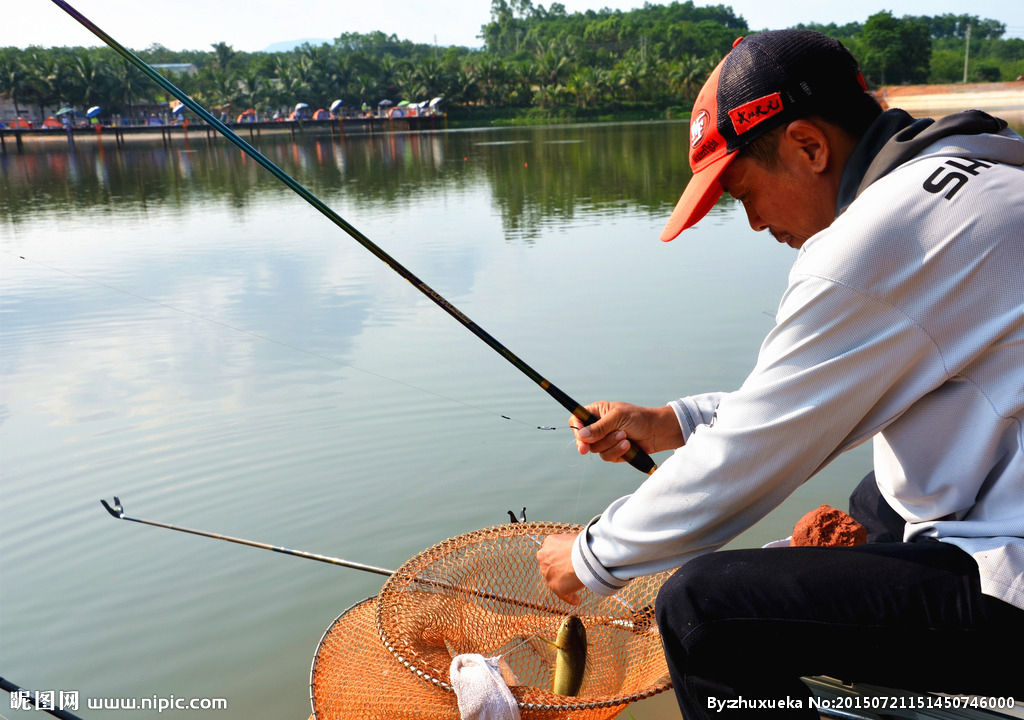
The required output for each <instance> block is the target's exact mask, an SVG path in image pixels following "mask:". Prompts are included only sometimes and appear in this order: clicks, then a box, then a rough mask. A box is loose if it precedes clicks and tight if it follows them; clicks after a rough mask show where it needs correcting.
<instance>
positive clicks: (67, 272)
mask: <svg viewBox="0 0 1024 720" xmlns="http://www.w3.org/2000/svg"><path fill="white" fill-rule="evenodd" d="M18 259H20V260H24V261H25V262H28V263H32V264H33V265H38V266H39V267H43V268H46V269H47V270H50V271H52V272H55V273H59V274H61V275H66V276H67V277H72V278H75V279H76V280H81V281H82V282H85V283H89V284H90V285H95V286H97V287H101V288H103V289H105V290H110V291H112V292H116V293H120V294H121V295H127V296H128V297H130V298H133V299H135V300H139V301H141V302H145V303H149V304H151V305H155V306H157V307H160V308H163V309H165V310H170V311H172V312H176V313H179V314H180V315H184V316H186V317H189V318H192V319H193V320H200V321H202V322H205V323H208V324H210V325H214V326H216V327H220V328H225V329H227V330H233V331H235V332H237V333H240V334H242V335H248V336H249V337H251V338H254V339H256V340H262V341H263V342H267V343H271V344H273V345H277V346H279V347H283V348H287V349H289V350H292V351H294V352H298V353H302V354H303V355H308V356H310V357H314V358H317V359H319V360H325V361H327V362H330V363H333V364H335V365H337V366H339V367H343V368H347V369H350V370H355V371H357V372H361V373H363V374H364V375H370V376H371V377H375V378H378V379H380V380H386V381H388V382H392V383H395V384H396V385H401V386H402V387H405V388H409V389H410V390H415V391H417V392H421V393H424V394H426V395H431V396H433V397H435V398H438V399H440V400H445V401H447V402H450V403H454V404H456V405H461V406H462V407H464V408H468V409H470V410H474V411H476V412H479V413H481V414H485V415H490V416H492V417H493V416H495V415H497V416H498V417H500V418H501V419H503V420H508V421H509V422H513V423H516V424H518V425H523V426H524V427H532V428H535V429H537V430H560V429H563V428H559V427H555V426H552V425H535V424H533V423H528V422H526V421H525V420H519V419H517V418H513V417H511V416H509V415H505V414H504V413H496V412H495V411H494V410H490V409H488V408H484V407H481V406H479V405H474V404H472V403H468V402H466V401H464V400H459V399H458V398H454V397H450V396H448V395H444V394H442V393H439V392H435V391H433V390H428V389H427V388H424V387H420V386H418V385H413V384H412V383H408V382H405V381H404V380H398V379H397V378H393V377H389V376H387V375H382V374H381V373H378V372H374V371H373V370H366V369H364V368H361V367H358V366H356V365H351V364H349V363H344V362H342V361H340V360H338V359H337V358H334V357H331V356H330V355H324V354H323V353H318V352H316V351H314V350H307V349H305V348H302V347H299V346H298V345H293V344H291V343H288V342H285V341H283V340H277V339H275V338H272V337H269V336H267V335H262V334H260V333H258V332H255V331H253V330H246V329H245V328H241V327H238V326H236V325H232V324H230V323H226V322H224V321H223V320H216V319H214V318H211V317H207V316H205V315H200V314H199V313H196V312H192V311H191V310H185V309H184V308H180V307H176V306H174V305H171V304H169V303H166V302H164V301H162V300H156V299H154V298H151V297H147V296H145V295H140V294H139V293H137V292H133V291H131V290H125V289H124V288H120V287H117V286H116V285H111V284H109V283H106V282H103V281H102V280H96V279H95V278H90V277H86V276H85V275H80V274H79V273H75V272H72V271H70V270H65V269H63V268H59V267H56V266H54V265H50V264H48V263H45V262H42V261H40V260H34V259H29V258H28V257H26V256H25V255H18ZM569 427H570V426H568V425H567V426H566V428H569Z"/></svg>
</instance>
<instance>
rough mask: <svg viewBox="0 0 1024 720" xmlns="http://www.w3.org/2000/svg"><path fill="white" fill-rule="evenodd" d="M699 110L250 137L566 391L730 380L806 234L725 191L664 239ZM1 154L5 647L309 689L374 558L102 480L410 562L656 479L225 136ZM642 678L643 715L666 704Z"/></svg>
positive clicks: (44, 656) (265, 713) (11, 655)
mask: <svg viewBox="0 0 1024 720" xmlns="http://www.w3.org/2000/svg"><path fill="white" fill-rule="evenodd" d="M687 137H688V133H687V126H686V125H685V124H678V123H645V124H630V125H601V126H559V127H550V128H531V129H504V130H490V131H461V132H455V131H453V132H437V133H425V134H419V135H377V136H372V137H371V136H364V137H349V138H346V139H344V140H342V141H338V140H335V141H332V140H331V139H330V138H320V139H317V138H312V137H310V138H300V140H299V141H297V142H294V143H293V142H291V140H290V139H288V138H281V139H274V138H270V137H264V138H263V139H262V140H261V141H260V142H259V143H258V144H259V147H260V148H261V150H263V151H264V152H265V153H266V154H267V155H268V156H270V157H271V158H272V159H273V160H274V162H275V163H277V164H279V165H280V166H281V167H282V168H283V169H284V170H285V171H286V172H288V173H289V174H291V175H292V176H293V177H295V178H296V179H297V180H298V181H299V182H301V183H302V184H304V185H306V186H307V187H309V188H310V189H311V190H312V191H313V192H314V193H315V194H316V195H317V196H319V197H320V198H321V199H323V200H324V201H325V202H327V203H328V204H329V205H330V206H331V207H332V208H334V209H335V210H336V211H337V212H338V213H339V214H340V215H341V216H342V217H344V218H346V219H347V220H348V221H349V222H351V223H352V224H353V225H355V226H356V227H357V228H359V229H360V230H361V231H362V232H363V233H364V234H366V235H367V236H368V237H369V238H371V239H372V240H373V241H374V242H375V243H377V244H378V245H380V246H381V247H383V248H384V249H385V250H386V251H387V252H389V253H390V254H392V255H393V256H394V257H396V258H397V259H398V260H399V261H400V262H402V263H403V264H405V265H406V266H407V267H408V268H409V269H410V270H412V271H413V272H414V273H416V274H417V275H418V276H419V277H420V278H422V279H423V280H424V281H426V282H427V283H428V284H430V285H431V286H432V287H433V288H434V289H435V290H436V291H437V292H438V293H440V294H441V295H443V296H444V297H445V298H447V299H448V300H449V301H451V302H452V303H453V304H454V305H455V306H456V307H457V308H459V309H460V310H461V311H462V312H464V313H465V314H466V315H468V316H469V317H470V318H472V319H473V320H474V321H476V322H477V323H478V324H479V325H480V326H482V327H483V328H484V329H485V330H487V331H488V332H490V333H491V334H492V335H494V336H495V337H497V338H498V339H499V340H501V341H502V342H503V343H504V344H505V345H506V346H508V347H509V348H510V349H511V350H512V351H513V352H515V353H516V354H518V355H519V356H520V357H521V358H523V359H524V360H525V361H526V362H527V363H529V364H530V365H532V366H533V367H534V368H536V369H537V370H538V371H539V372H540V373H541V374H542V375H544V376H545V377H547V378H548V379H550V380H551V381H552V382H554V383H555V384H556V385H558V386H559V387H561V388H562V389H563V390H565V391H566V392H567V393H569V394H570V395H571V396H573V397H574V398H576V399H577V400H579V401H581V402H589V401H593V400H598V399H623V400H628V401H631V402H636V403H641V404H652V405H653V404H662V403H664V402H666V401H668V400H671V399H673V398H674V397H678V396H681V395H685V394H691V393H696V392H702V391H707V390H729V389H733V388H735V387H736V386H737V385H738V384H739V383H740V382H741V381H742V379H743V378H744V377H745V375H746V373H747V372H748V370H749V369H750V368H751V366H752V364H753V362H754V359H755V356H756V353H757V349H758V346H759V344H760V341H761V339H762V337H763V336H764V334H765V333H766V332H767V331H768V330H769V329H770V327H771V324H772V316H773V315H774V311H775V308H776V305H777V302H778V299H779V296H780V294H781V291H782V289H783V288H784V286H785V280H786V273H787V269H788V267H789V265H790V264H791V263H792V261H793V259H794V254H793V252H792V251H791V250H789V249H788V248H785V247H782V246H780V245H778V244H777V243H775V242H774V241H773V240H772V239H771V238H770V237H768V236H767V235H764V234H755V233H752V232H751V231H750V230H749V227H748V226H747V224H746V220H745V216H744V214H743V211H742V208H740V207H739V206H738V205H736V204H735V203H734V202H733V201H731V200H723V201H722V202H721V203H720V204H719V205H718V206H717V207H716V208H715V209H714V210H713V212H712V213H711V215H710V216H709V217H708V218H707V219H706V220H705V221H703V222H702V223H701V224H700V225H699V226H698V227H697V228H696V229H695V230H693V231H690V232H688V233H687V234H686V235H685V236H683V237H681V238H680V239H678V240H676V241H675V242H672V243H667V244H666V243H661V242H659V240H658V233H659V231H660V229H661V227H662V225H663V224H664V221H665V220H666V219H667V217H668V215H669V213H670V212H671V209H672V206H673V205H674V203H675V200H676V198H677V197H678V194H679V192H680V190H681V188H682V187H683V185H684V184H685V182H686V179H687V175H688V170H687V168H686V161H685V157H686V152H685V151H686V140H687ZM0 184H2V192H0V243H2V253H0V263H2V265H0V273H2V303H3V304H2V307H0V322H2V347H0V372H2V379H0V382H2V386H0V389H2V399H0V452H2V484H3V490H2V493H0V510H2V525H0V528H2V530H0V557H2V559H3V562H2V569H0V675H3V676H4V677H7V678H8V679H10V680H12V681H14V682H17V683H19V684H21V685H22V686H24V687H26V688H29V689H33V690H48V689H50V690H56V691H58V692H59V691H61V690H65V691H71V690H77V691H79V693H80V697H81V707H80V709H79V711H80V714H81V715H83V716H84V717H88V718H115V717H119V718H123V717H125V716H126V713H125V712H123V711H120V712H118V711H106V712H103V711H89V710H87V709H86V707H85V702H86V698H139V699H141V698H153V697H159V698H167V697H170V696H173V697H175V698H190V699H191V698H225V699H226V700H227V701H228V708H227V709H226V710H222V711H218V712H213V713H212V715H213V716H214V717H218V718H225V720H226V719H228V718H232V719H234V718H239V719H241V718H268V719H269V718H275V719H278V718H291V719H300V718H306V717H307V716H308V715H309V712H310V709H309V701H308V680H309V666H310V662H311V660H312V657H313V652H314V650H315V648H316V644H317V642H318V641H319V639H320V636H321V634H322V633H323V631H324V629H325V628H326V627H327V626H328V625H329V624H330V623H331V622H332V620H333V619H334V618H335V616H336V615H337V614H338V613H339V612H340V611H341V610H343V609H344V608H346V607H348V606H350V605H351V604H353V603H354V602H356V601H358V600H360V599H362V598H365V597H367V596H370V595H372V594H374V593H376V592H377V590H379V588H380V586H381V580H382V579H381V578H380V577H379V576H376V575H369V574H364V573H360V572H357V571H353V570H347V569H340V568H335V567H331V566H328V565H323V564H318V563H314V562H310V561H307V560H301V559H297V558H292V557H287V556H282V555H277V554H272V553H269V552H265V551H260V550H254V549H250V548H245V547H240V546H238V545H232V544H228V543H224V542H217V541H212V540H208V539H204V538H197V537H194V536H188V535H182V534H179V533H174V532H170V531H167V530H162V529H156V528H152V527H145V526H140V525H136V524H133V523H127V522H117V521H115V520H113V519H112V518H111V517H110V516H109V515H107V513H106V512H104V511H103V509H102V508H101V506H100V503H99V500H100V499H101V498H107V499H108V500H109V499H110V498H112V496H113V495H115V494H116V495H118V496H119V497H120V498H121V500H122V502H123V503H124V507H125V511H126V513H127V514H128V515H132V516H137V517H142V518H147V519H154V520H159V521H163V522H169V523H174V524H179V525H184V526H189V527H196V528H203V529H207V530H211V531H215V532H220V533H224V534H228V535H234V536H239V537H245V538H252V539H255V540H260V541H264V542H269V543H273V544H278V545H285V546H288V547H292V548H299V549H303V550H307V551H310V552H318V553H323V554H328V555H335V556H340V557H343V558H347V559H350V560H355V561H358V562H363V563H369V564H373V565H380V566H383V567H391V568H395V567H398V566H399V565H401V564H402V563H403V562H404V561H405V560H407V559H408V558H410V557H411V556H412V555H414V554H416V553H418V552H419V551H420V550H422V549H424V548H426V547H428V546H430V545H432V544H434V543H436V542H438V541H440V540H442V539H444V538H447V537H450V536H452V535H456V534H459V533H462V532H465V531H468V530H472V529H477V528H480V527H485V526H488V525H493V524H495V523H500V522H503V521H506V520H507V514H506V511H507V510H509V509H515V510H516V511H517V512H518V510H519V509H520V508H522V507H523V506H526V508H527V515H528V517H529V518H530V519H532V520H557V521H570V522H586V521H587V520H589V519H590V518H591V517H593V516H594V515H596V514H598V513H600V512H601V511H602V509H603V508H604V507H605V506H606V505H607V504H608V503H609V502H610V501H611V500H613V499H614V498H615V497H617V496H618V495H620V494H623V493H626V492H629V491H630V490H631V489H632V488H634V487H635V486H636V485H637V484H638V483H639V482H640V481H641V480H642V476H641V475H640V474H639V473H638V472H637V471H635V470H633V469H632V468H630V467H628V466H626V465H609V464H606V463H602V462H601V461H599V460H597V459H596V458H592V457H581V456H579V455H577V454H576V453H575V450H574V446H573V442H572V436H571V433H570V431H569V430H568V429H567V413H566V412H565V411H564V410H563V409H562V408H561V407H560V406H559V405H557V404H556V403H555V402H554V401H553V400H552V399H551V398H549V397H548V396H547V395H546V394H545V393H544V392H542V391H541V390H540V389H539V388H538V387H537V386H536V385H534V384H533V383H532V382H531V381H529V380H528V379H527V378H526V377H525V376H523V375H521V374H520V373H519V372H518V371H517V370H515V369H514V368H513V367H512V366H511V365H510V364H508V363H507V362H506V361H505V360H504V359H502V358H501V357H500V356H499V355H498V354H496V353H495V352H494V351H493V350H491V349H490V348H488V347H487V346H486V345H484V344H483V343H482V342H480V341H479V340H478V339H477V338H475V337H474V336H473V335H471V334H470V333H469V332H467V331H466V330H465V329H464V328H463V327H462V326H460V325H459V324H458V323H456V322H455V321H454V320H453V319H451V318H450V317H449V316H448V315H446V314H444V313H443V312H442V311H441V310H440V309H438V308H437V307H436V306H435V305H433V304H432V303H431V302H430V301H429V300H427V299H426V298H425V297H424V296H423V295H422V294H420V293H419V292H418V291H417V290H415V289H414V288H413V287H412V286H411V285H409V284H408V283H406V282H405V281H404V280H402V279H401V278H400V277H399V276H398V275H396V274H395V273H394V272H393V271H391V270H390V269H389V268H387V267H386V266H385V265H384V264H383V263H381V262H380V261H378V260H377V259H375V258H374V257H373V256H372V255H370V253H368V252H367V251H366V250H364V249H363V248H362V247H360V246H359V245H357V244H356V243H355V242H354V241H352V240H351V239H350V238H349V237H348V236H347V235H345V234H343V233H342V232H341V231H340V230H338V229H337V228H336V227H335V226H334V225H332V224H331V223H330V222H328V221H327V220H326V219H324V218H323V217H322V216H320V215H319V214H318V213H316V212H315V211H314V210H313V209H312V208H310V207H309V206H308V205H306V204H305V203H304V202H303V201H302V200H301V199H300V198H298V197H297V196H296V195H294V194H293V193H292V192H291V191H289V190H287V189H286V188H284V187H283V186H282V185H281V184H280V183H279V182H278V181H276V180H275V179H274V178H273V177H272V176H271V175H270V174H269V173H267V172H266V171H264V170H263V169H261V168H259V167H258V166H257V164H256V163H255V162H253V161H252V160H251V159H248V158H247V157H245V156H244V155H243V154H242V153H241V152H240V151H238V150H237V149H235V148H234V147H232V146H230V145H228V144H227V143H226V142H223V141H215V142H213V143H207V142H206V141H205V140H204V139H203V138H201V137H200V138H198V139H197V138H193V139H192V140H191V144H186V143H184V142H182V141H181V140H176V141H175V142H174V143H172V144H171V146H170V147H167V148H165V147H164V146H163V145H161V144H159V143H156V144H146V143H134V144H133V143H129V145H128V146H127V147H125V148H122V149H117V148H116V147H115V146H114V144H113V142H108V143H107V144H105V145H102V146H97V145H95V144H93V143H82V142H80V143H78V147H77V148H76V150H75V151H74V152H71V151H69V150H68V149H67V147H65V146H63V145H61V144H54V145H52V146H51V147H49V148H38V147H37V148H32V147H29V148H27V150H26V152H25V153H24V154H21V155H19V154H13V153H12V154H8V155H3V156H0ZM539 426H540V427H549V426H550V427H555V428H557V429H554V430H546V429H538V427H539ZM655 459H656V460H658V458H657V457H656V458H655ZM869 464H870V453H869V451H868V449H867V448H865V447H862V448H859V449H857V450H855V451H854V452H852V453H850V454H848V455H847V456H844V457H842V458H840V459H839V460H838V461H837V462H836V463H834V464H833V465H832V466H831V467H829V468H827V469H826V470H825V471H823V472H822V473H821V474H820V475H819V476H817V477H816V478H814V479H813V480H812V481H811V482H810V483H808V484H807V485H806V486H805V487H804V488H802V489H801V490H800V491H799V492H797V493H796V494H795V495H794V496H793V497H791V498H790V499H789V500H788V501H787V502H786V503H785V504H783V505H782V506H781V507H780V508H778V509H777V510H776V511H775V512H774V513H772V514H771V515H770V516H769V517H767V518H766V519H765V520H764V521H762V522H761V523H760V524H758V525H757V526H756V527H754V528H753V529H751V530H750V531H748V532H747V533H745V534H744V535H742V536H741V537H740V538H738V539H737V540H736V541H734V546H757V545H761V544H763V543H765V542H768V541H770V540H774V539H777V538H780V537H785V536H786V535H788V534H789V531H790V529H791V528H792V525H793V523H794V522H795V521H796V520H797V519H798V518H799V517H800V516H801V515H802V514H803V513H804V512H806V511H807V510H810V509H812V508H814V507H816V506H817V505H819V504H821V503H829V504H833V505H836V506H839V507H843V508H845V507H846V496H847V494H848V492H849V490H850V489H851V488H852V486H853V485H854V484H855V483H856V481H857V480H858V479H859V478H860V477H861V476H862V475H863V474H864V472H866V470H867V469H868V466H869ZM653 707H654V706H650V707H644V706H641V707H638V708H634V710H633V712H634V715H635V716H636V719H637V720H645V719H646V720H650V719H651V718H653V717H655V716H657V715H664V714H668V715H671V713H672V711H671V710H659V709H652V708H653ZM663 707H668V708H671V707H673V703H672V702H671V700H670V699H669V700H668V703H667V705H663ZM0 708H2V709H0V714H3V715H5V716H8V717H36V716H37V715H34V714H33V712H35V711H15V710H11V711H8V710H7V709H6V700H4V699H0ZM132 714H134V715H135V716H139V717H144V716H147V714H146V713H140V712H136V713H129V714H128V715H129V716H130V715H132ZM176 714H177V715H181V714H182V713H176ZM185 714H187V713H185Z"/></svg>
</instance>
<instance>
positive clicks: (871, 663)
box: [657, 474, 1024, 720]
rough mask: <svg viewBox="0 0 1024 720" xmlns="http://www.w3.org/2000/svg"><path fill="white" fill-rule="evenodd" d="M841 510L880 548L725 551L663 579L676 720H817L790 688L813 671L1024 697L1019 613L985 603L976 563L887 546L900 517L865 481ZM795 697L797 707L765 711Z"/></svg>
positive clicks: (898, 533)
mask: <svg viewBox="0 0 1024 720" xmlns="http://www.w3.org/2000/svg"><path fill="white" fill-rule="evenodd" d="M872 491H873V492H872ZM851 511H852V512H851V514H852V515H853V516H854V517H855V518H857V519H858V520H859V521H860V522H862V523H863V524H865V525H866V526H867V527H868V530H869V534H870V537H871V538H872V539H875V540H876V542H870V543H869V544H867V545H860V546H855V547H795V548H779V549H764V550H733V551H723V552H718V553H713V554H710V555H706V556H703V557H700V558H697V559H695V560H693V561H691V562H689V563H687V564H686V565H685V566H683V567H682V568H681V569H680V570H679V571H677V572H676V573H675V575H673V576H672V577H671V578H670V579H669V580H668V582H666V583H665V585H664V586H663V588H662V590H661V592H660V594H659V596H658V602H657V615H658V625H659V627H660V629H661V633H662V637H663V639H664V643H665V654H666V657H667V659H668V665H669V670H670V672H671V675H672V681H673V685H674V687H675V691H676V697H677V699H678V700H679V705H680V708H681V709H682V711H683V716H684V718H685V719H686V720H697V719H698V718H705V717H716V718H729V717H757V718H758V719H759V720H765V718H771V717H779V718H783V717H785V718H801V717H807V718H815V719H816V718H817V717H818V715H817V712H815V711H813V710H811V709H810V708H809V707H808V702H807V700H808V697H809V696H810V692H809V690H808V689H807V687H806V686H805V685H804V684H803V683H802V682H800V677H802V676H812V675H828V676H831V677H834V678H838V679H840V680H844V681H848V682H865V683H871V684H875V685H882V686H885V687H891V688H900V689H905V690H917V691H936V692H946V693H964V694H977V695H986V696H994V697H1008V696H1013V697H1016V698H1018V699H1024V665H1022V664H1021V662H1020V649H1021V648H1022V647H1024V610H1021V609H1019V608H1016V607H1014V606H1012V605H1009V604H1008V603H1005V602H1002V601H1000V600H997V599H995V598H993V597H990V596H987V595H982V594H981V591H980V590H979V579H978V569H977V565H976V564H975V562H974V560H973V559H972V558H971V556H970V555H968V554H967V553H965V552H963V551H962V550H960V549H959V548H957V547H955V546H952V545H949V544H947V543H941V542H938V541H934V540H925V541H921V542H910V543H903V542H885V541H884V540H885V539H886V538H901V537H902V529H901V528H900V527H898V524H901V523H902V520H901V519H900V518H899V516H898V515H896V514H895V513H894V512H892V511H891V509H889V508H888V506H887V505H886V504H885V502H884V500H883V499H882V498H881V496H879V495H878V493H877V488H876V486H875V482H874V475H873V474H872V475H869V476H868V477H867V478H865V479H864V481H863V482H862V484H861V486H860V487H858V489H857V490H856V491H855V492H854V495H853V496H852V497H851ZM877 540H882V541H881V542H879V541H877ZM740 699H742V702H739V703H735V705H738V706H739V709H737V710H735V711H729V710H727V709H726V710H723V709H722V707H723V703H724V702H725V701H727V700H740ZM796 699H799V700H801V701H802V704H803V708H804V709H803V710H794V709H793V708H792V707H791V706H792V704H794V703H790V705H791V706H790V707H779V709H776V710H774V711H773V710H771V709H765V706H771V705H775V706H779V705H780V704H782V705H784V704H785V701H787V700H796ZM761 700H764V701H766V702H765V703H758V701H761ZM758 704H760V705H761V708H760V709H749V708H750V707H751V706H752V705H758Z"/></svg>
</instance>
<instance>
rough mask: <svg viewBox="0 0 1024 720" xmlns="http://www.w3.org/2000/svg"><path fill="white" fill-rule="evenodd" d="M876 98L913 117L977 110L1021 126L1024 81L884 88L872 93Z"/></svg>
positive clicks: (1023, 113) (1023, 119)
mask: <svg viewBox="0 0 1024 720" xmlns="http://www.w3.org/2000/svg"><path fill="white" fill-rule="evenodd" d="M875 97H877V98H878V101H879V102H880V103H882V105H883V107H898V108H902V109H903V110H906V111H907V112H909V113H911V114H912V115H948V114H949V113H953V112H957V111H960V110H970V109H977V110H984V111H985V112H990V113H992V114H993V115H998V116H1000V117H1003V118H1005V119H1006V120H1009V121H1010V122H1015V123H1024V81H1017V82H998V83H967V84H948V85H886V86H883V87H881V88H879V89H878V90H876V91H875Z"/></svg>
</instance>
